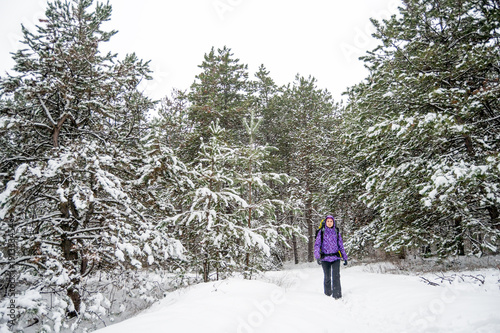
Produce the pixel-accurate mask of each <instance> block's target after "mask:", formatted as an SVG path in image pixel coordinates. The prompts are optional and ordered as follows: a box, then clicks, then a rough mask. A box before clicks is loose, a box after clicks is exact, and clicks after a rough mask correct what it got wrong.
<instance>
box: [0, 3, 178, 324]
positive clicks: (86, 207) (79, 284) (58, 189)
mask: <svg viewBox="0 0 500 333" xmlns="http://www.w3.org/2000/svg"><path fill="white" fill-rule="evenodd" d="M47 6H48V7H47V11H46V19H44V20H41V25H40V26H38V27H37V31H36V32H30V31H28V30H27V29H25V28H23V34H24V40H23V43H24V44H25V45H26V49H23V50H20V51H18V52H16V53H15V54H14V60H15V62H16V64H15V67H14V71H15V73H14V74H11V75H8V76H7V77H5V78H2V79H1V82H0V87H1V110H0V112H1V121H0V130H1V133H2V135H1V137H0V140H1V145H2V149H1V152H0V154H1V155H0V168H1V171H0V173H1V177H2V182H3V187H4V190H3V191H2V193H0V220H1V222H0V236H1V238H2V239H3V240H5V241H8V244H15V253H16V256H15V257H14V259H13V260H10V259H9V258H8V257H7V256H6V252H5V251H8V250H9V249H7V248H3V251H2V256H1V258H0V264H1V266H0V275H2V274H4V273H6V272H7V271H14V272H15V273H16V288H17V290H16V295H17V296H19V297H24V298H23V299H24V300H27V299H28V298H30V301H29V302H28V301H26V302H23V304H19V306H18V311H19V314H20V316H21V319H20V320H19V325H21V326H20V327H24V326H26V325H27V323H28V322H29V323H30V324H32V323H33V322H36V323H37V325H40V327H42V326H44V327H53V328H54V329H55V330H56V331H57V330H58V329H59V328H60V327H61V325H66V323H65V321H66V320H70V319H68V318H71V317H76V318H75V319H73V320H72V322H73V324H72V328H73V329H75V328H76V327H77V326H78V324H79V323H81V321H82V320H83V319H85V318H87V319H91V320H93V319H95V318H98V316H99V315H102V314H103V313H101V312H99V313H98V312H96V311H95V309H96V308H95V307H94V305H95V304H93V303H92V302H93V301H99V302H100V301H102V300H103V298H102V297H95V296H96V295H97V294H94V295H91V294H90V293H89V292H88V291H89V289H88V288H86V287H87V286H86V283H87V281H89V279H90V278H91V277H92V276H93V275H94V274H96V273H97V272H109V273H111V271H112V270H114V269H121V270H129V269H135V268H138V267H144V266H148V265H150V264H153V263H162V262H164V260H165V259H166V258H168V257H170V258H171V257H175V256H181V252H182V246H181V245H180V243H178V242H176V241H175V240H173V239H170V238H169V237H168V236H167V234H165V232H163V231H159V230H157V229H156V223H155V219H154V218H152V216H154V215H155V214H154V213H152V211H151V209H152V207H151V206H150V205H148V204H147V200H149V199H150V196H149V194H148V192H147V187H146V186H143V185H142V184H140V183H138V181H137V180H138V179H139V178H141V177H143V176H144V174H145V170H146V169H145V168H146V165H147V163H148V161H147V156H144V155H143V152H144V150H143V149H140V145H141V144H143V141H141V139H143V138H144V137H145V136H147V130H146V128H145V117H146V112H147V111H148V110H149V109H150V108H151V107H152V102H151V101H150V100H149V99H148V98H147V97H145V96H144V95H143V94H142V93H141V92H139V91H138V90H137V85H138V84H139V83H140V81H141V80H143V79H147V78H148V77H149V69H148V66H147V63H144V62H143V61H141V60H139V59H138V58H137V57H136V56H135V55H134V54H132V55H127V56H126V57H125V58H124V59H123V60H118V59H117V57H116V55H112V54H111V53H108V54H106V55H102V54H101V53H100V52H99V44H100V43H101V42H105V41H108V40H109V39H110V38H111V36H112V35H113V34H114V33H115V32H114V31H112V32H104V31H102V30H101V25H102V23H103V22H105V21H107V20H109V18H110V15H111V6H109V5H107V4H101V3H98V4H95V5H93V1H92V0H75V1H64V2H63V1H54V2H49V3H48V5H47ZM145 161H146V162H145ZM143 200H144V201H143ZM5 244H7V243H5ZM93 292H95V293H99V290H94V291H93ZM4 302H9V299H4V300H3V301H2V304H4ZM108 303H109V302H108ZM4 305H5V304H4ZM108 305H109V304H108ZM2 308H6V307H3V306H2ZM108 310H109V309H108ZM68 315H69V316H68ZM2 316H3V318H4V319H5V313H3V314H2ZM47 329H48V328H47Z"/></svg>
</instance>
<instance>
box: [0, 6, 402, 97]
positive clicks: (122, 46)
mask: <svg viewBox="0 0 500 333" xmlns="http://www.w3.org/2000/svg"><path fill="white" fill-rule="evenodd" d="M45 4H46V1H43V0H0V38H1V39H0V73H1V74H0V75H2V76H3V75H4V73H5V72H6V71H9V70H11V68H12V67H13V64H14V63H13V61H12V56H11V54H10V53H11V52H14V51H16V50H18V49H20V48H21V47H22V44H20V43H19V40H21V39H22V35H21V24H24V25H25V26H26V27H27V28H28V29H30V30H32V31H34V30H35V24H38V19H39V18H43V17H44V11H45ZM110 4H111V5H112V7H113V14H112V16H111V21H110V22H109V23H107V24H106V25H105V28H106V30H112V29H115V30H118V34H116V35H115V36H114V37H113V38H112V39H111V41H110V42H109V43H107V45H106V46H105V47H106V49H108V50H111V51H113V52H116V53H118V56H119V58H123V57H124V55H125V54H126V53H131V52H135V53H136V54H137V55H138V57H139V58H142V59H144V60H151V69H152V70H153V71H154V73H153V76H154V80H153V81H150V82H148V83H147V84H144V85H142V89H143V90H145V92H146V94H147V95H148V96H150V97H152V98H155V99H159V98H162V97H164V96H166V95H170V92H171V90H172V89H173V88H178V89H188V88H189V86H190V85H191V83H193V81H194V80H195V75H197V74H199V72H200V69H199V68H198V65H200V64H201V62H202V61H203V55H204V54H205V53H208V52H209V51H210V49H211V47H212V46H214V47H216V48H222V47H223V46H224V45H225V46H227V47H229V48H231V49H232V51H233V53H234V56H235V57H236V58H239V59H240V63H244V64H248V67H249V72H250V76H251V77H252V78H253V74H254V73H255V72H256V71H257V69H258V67H259V66H260V64H264V65H265V66H266V68H267V69H268V70H269V71H270V75H271V77H272V78H273V79H274V80H275V81H276V83H278V84H279V85H281V84H286V83H289V82H293V80H294V77H295V75H296V74H297V73H298V74H300V75H302V76H306V77H307V76H309V75H312V76H314V77H315V78H316V79H317V80H318V87H319V88H326V89H328V90H329V91H330V92H331V93H332V94H333V96H334V98H335V100H337V101H339V100H340V98H341V97H340V94H341V93H342V92H343V91H345V90H346V88H347V87H349V86H352V85H354V84H356V83H358V82H360V81H362V80H363V79H364V78H365V77H366V75H367V70H366V69H365V68H364V66H363V63H362V62H361V61H360V60H358V57H360V56H362V55H364V53H365V52H366V50H372V49H373V48H374V47H375V46H376V45H377V41H376V40H374V39H373V38H372V37H371V33H372V32H373V27H372V24H371V23H370V21H369V18H370V17H372V18H375V19H386V18H388V17H389V16H390V15H392V14H395V13H397V6H399V5H400V4H401V1H400V0H348V1H346V0H267V1H266V0H183V1H181V0H162V1H160V0H140V1H138V0H110Z"/></svg>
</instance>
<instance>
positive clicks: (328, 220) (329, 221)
mask: <svg viewBox="0 0 500 333" xmlns="http://www.w3.org/2000/svg"><path fill="white" fill-rule="evenodd" d="M326 226H327V227H328V228H331V227H333V220H332V219H326Z"/></svg>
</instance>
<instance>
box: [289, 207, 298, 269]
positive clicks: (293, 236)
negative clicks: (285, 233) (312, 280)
mask: <svg viewBox="0 0 500 333" xmlns="http://www.w3.org/2000/svg"><path fill="white" fill-rule="evenodd" d="M290 225H293V215H292V214H290ZM292 247H293V259H294V261H295V265H297V264H298V263H299V250H298V248H297V236H296V235H295V233H293V234H292Z"/></svg>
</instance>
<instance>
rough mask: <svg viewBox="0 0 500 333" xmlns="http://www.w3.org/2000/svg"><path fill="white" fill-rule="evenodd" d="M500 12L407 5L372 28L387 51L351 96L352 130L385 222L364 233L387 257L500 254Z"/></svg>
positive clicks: (369, 192) (373, 57) (371, 62)
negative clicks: (421, 251) (421, 252)
mask: <svg viewBox="0 0 500 333" xmlns="http://www.w3.org/2000/svg"><path fill="white" fill-rule="evenodd" d="M499 9H500V8H499V4H498V1H481V2H476V1H461V2H456V1H420V0H409V1H405V3H404V6H403V7H402V8H401V13H400V15H398V16H394V17H392V18H391V19H390V20H388V21H385V22H383V23H379V22H376V21H374V24H375V26H376V28H377V33H376V34H375V36H376V37H377V38H379V39H380V41H381V43H382V44H381V45H380V46H379V47H378V48H377V49H375V50H374V51H373V52H370V53H369V54H368V55H367V56H366V57H365V58H364V59H365V61H366V63H367V67H368V68H369V69H370V76H369V77H368V78H367V80H366V81H365V82H363V83H361V84H359V85H357V86H355V87H353V88H352V89H351V90H350V99H351V102H350V104H349V105H348V107H347V108H346V112H345V123H344V124H345V125H344V126H345V128H346V134H345V140H346V143H347V144H348V146H349V151H351V152H352V154H355V156H354V160H355V161H356V162H355V163H356V165H357V166H358V167H359V166H361V165H364V166H365V167H366V169H367V171H366V173H362V174H361V175H362V176H363V178H362V189H363V195H362V198H363V200H364V201H365V203H366V204H367V205H368V206H369V207H371V208H372V209H374V210H375V211H376V213H377V214H378V216H379V217H380V218H379V219H378V220H377V221H378V222H377V221H375V222H374V223H375V224H373V225H369V226H367V227H366V228H368V229H370V230H376V232H369V230H366V231H367V232H364V231H363V230H362V231H361V233H364V234H367V235H372V241H374V242H375V244H376V245H378V246H380V247H382V248H384V249H386V250H389V251H400V250H402V249H404V248H405V247H413V248H415V247H418V246H425V247H426V248H427V249H429V248H432V250H433V252H434V253H438V254H441V255H447V254H464V253H474V254H482V253H485V252H486V253H488V252H497V251H498V246H499V241H500V238H499V236H500V228H499V220H498V215H499V214H498V211H499V205H500V187H499V186H498V184H499V180H500V179H499V174H500V160H499V155H498V151H499V147H498V143H499V142H500V141H499V138H500V122H499V119H498V117H499V116H498V114H499V102H498V101H499V97H500V89H499V87H500V82H499V73H500V72H499V63H500V54H499V53H498V49H499V45H498V41H499V39H498V29H499V26H500V19H499V16H498V13H499V12H500V11H499ZM347 175H348V174H346V176H347ZM358 188H359V187H358ZM348 189H349V188H348V187H345V188H344V189H343V190H342V189H341V186H340V187H338V193H340V192H342V191H346V190H348ZM365 240H366V239H365Z"/></svg>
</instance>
